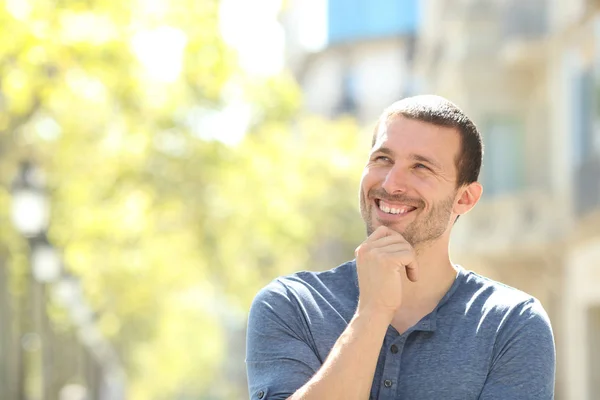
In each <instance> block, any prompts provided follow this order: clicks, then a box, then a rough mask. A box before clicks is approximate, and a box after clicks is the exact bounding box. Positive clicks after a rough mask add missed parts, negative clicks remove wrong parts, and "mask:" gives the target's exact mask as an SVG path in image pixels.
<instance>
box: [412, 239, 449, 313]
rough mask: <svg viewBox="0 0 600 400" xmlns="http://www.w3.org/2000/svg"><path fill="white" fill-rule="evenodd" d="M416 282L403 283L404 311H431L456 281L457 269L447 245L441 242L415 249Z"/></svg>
mask: <svg viewBox="0 0 600 400" xmlns="http://www.w3.org/2000/svg"><path fill="white" fill-rule="evenodd" d="M416 251H417V263H418V280H417V282H411V281H409V280H408V279H406V280H405V281H404V282H403V286H402V292H403V296H402V297H403V300H402V304H403V306H402V307H401V308H403V309H405V310H410V309H414V310H419V309H429V308H431V309H433V308H435V306H436V305H437V304H438V303H439V301H440V300H441V299H442V297H444V295H445V294H446V292H447V291H448V290H449V289H450V287H451V286H452V283H453V282H454V280H455V279H456V274H457V269H456V268H455V267H454V266H453V265H452V262H451V261H450V256H449V254H448V243H447V242H445V241H443V240H441V241H439V242H435V243H429V244H427V245H426V246H420V247H417V248H416Z"/></svg>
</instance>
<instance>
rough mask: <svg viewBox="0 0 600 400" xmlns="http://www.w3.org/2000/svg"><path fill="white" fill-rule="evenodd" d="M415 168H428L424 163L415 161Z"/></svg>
mask: <svg viewBox="0 0 600 400" xmlns="http://www.w3.org/2000/svg"><path fill="white" fill-rule="evenodd" d="M415 168H417V169H422V168H424V169H429V168H428V167H427V166H426V165H424V164H421V163H417V164H415Z"/></svg>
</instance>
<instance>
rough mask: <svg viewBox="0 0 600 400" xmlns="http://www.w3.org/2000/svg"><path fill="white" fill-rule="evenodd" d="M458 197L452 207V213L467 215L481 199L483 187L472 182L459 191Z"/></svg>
mask: <svg viewBox="0 0 600 400" xmlns="http://www.w3.org/2000/svg"><path fill="white" fill-rule="evenodd" d="M459 193H460V197H459V198H458V201H457V202H456V204H455V205H454V210H453V211H454V213H455V214H458V215H462V214H466V213H468V212H469V211H470V210H471V209H472V208H473V207H475V204H477V202H478V201H479V199H480V198H481V194H482V193H483V186H481V183H479V182H472V183H469V184H468V185H466V186H463V187H462V188H460V189H459Z"/></svg>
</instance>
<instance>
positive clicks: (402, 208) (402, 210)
mask: <svg viewBox="0 0 600 400" xmlns="http://www.w3.org/2000/svg"><path fill="white" fill-rule="evenodd" d="M375 205H376V206H377V208H378V209H379V210H381V211H383V212H384V213H386V214H393V215H405V214H408V213H409V212H411V211H414V210H416V207H413V206H410V205H406V204H393V203H388V202H386V201H384V200H381V199H376V200H375Z"/></svg>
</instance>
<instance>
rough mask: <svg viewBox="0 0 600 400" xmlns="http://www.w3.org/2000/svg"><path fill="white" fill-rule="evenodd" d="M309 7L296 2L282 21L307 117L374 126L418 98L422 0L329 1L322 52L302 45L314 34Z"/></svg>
mask: <svg viewBox="0 0 600 400" xmlns="http://www.w3.org/2000/svg"><path fill="white" fill-rule="evenodd" d="M308 4H309V2H306V1H302V0H290V1H289V2H287V3H286V8H285V10H284V11H283V12H282V17H281V22H282V26H283V27H284V30H285V32H286V60H287V65H288V67H289V68H290V70H291V71H292V72H293V73H294V75H295V76H296V78H297V80H298V82H299V83H300V85H301V87H302V90H303V92H304V108H305V110H306V111H307V112H309V113H313V114H318V115H324V116H328V117H336V116H339V115H341V114H350V115H353V116H355V117H357V118H358V119H359V120H360V121H361V122H363V123H373V122H374V121H375V119H376V118H377V116H378V115H379V114H380V113H381V110H382V109H383V108H384V107H385V106H387V105H389V104H390V103H391V102H393V101H394V100H397V99H398V98H400V97H403V96H405V95H406V94H409V93H411V92H412V90H413V82H414V79H412V77H411V75H412V72H411V65H412V58H413V54H414V43H415V34H416V32H417V28H418V21H419V7H418V6H419V2H418V1H417V0H328V1H327V2H326V9H325V7H324V9H323V10H322V12H323V13H324V14H325V15H326V17H325V18H323V21H324V23H325V31H326V35H325V36H326V38H325V41H324V46H322V48H320V49H316V50H315V49H313V50H310V49H306V48H304V47H303V46H302V43H301V40H300V39H299V36H300V35H301V34H302V33H303V32H304V31H305V30H306V29H313V27H312V26H311V24H310V22H311V21H310V19H311V15H310V11H308V10H307V5H308ZM315 19H317V20H321V18H315ZM302 20H304V21H307V20H308V23H305V24H302Z"/></svg>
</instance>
